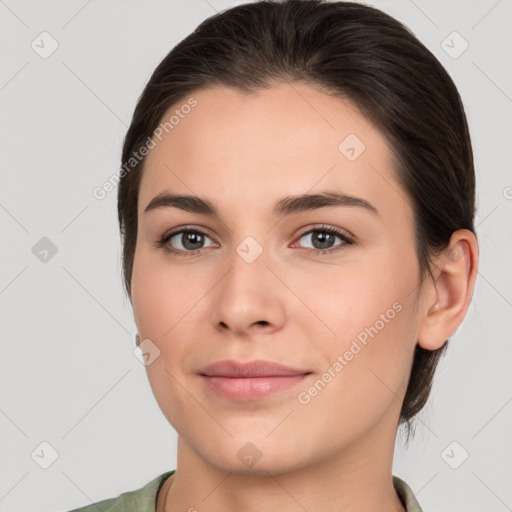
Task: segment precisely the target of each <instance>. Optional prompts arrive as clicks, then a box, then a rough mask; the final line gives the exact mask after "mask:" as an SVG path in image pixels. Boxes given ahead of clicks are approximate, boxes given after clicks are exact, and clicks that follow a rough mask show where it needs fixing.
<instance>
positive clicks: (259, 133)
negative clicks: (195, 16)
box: [132, 83, 423, 472]
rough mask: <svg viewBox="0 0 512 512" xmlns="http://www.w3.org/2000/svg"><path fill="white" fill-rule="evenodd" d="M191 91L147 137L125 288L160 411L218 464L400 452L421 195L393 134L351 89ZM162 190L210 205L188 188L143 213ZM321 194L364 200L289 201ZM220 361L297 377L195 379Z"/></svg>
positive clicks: (275, 467) (281, 463)
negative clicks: (289, 371) (409, 189)
mask: <svg viewBox="0 0 512 512" xmlns="http://www.w3.org/2000/svg"><path fill="white" fill-rule="evenodd" d="M192 96H193V98H195V100H196V101H197V104H196V105H195V106H194V107H193V108H181V107H182V105H175V106H173V108H172V111H173V112H174V111H175V110H176V109H178V111H179V112H178V114H179V115H177V117H175V118H174V122H173V124H172V129H169V126H170V125H167V133H166V132H165V130H164V131H163V137H161V140H159V138H154V142H155V145H154V147H153V149H151V151H150V154H149V155H148V157H147V160H146V163H145V170H144V175H143V178H142V182H141V186H140V194H139V204H138V223H139V224H138V238H137V246H136V251H135V261H134V267H133V278H132V300H133V307H134V315H135V321H136V324H137V327H138V330H139V334H140V337H141V340H150V341H144V342H143V343H145V344H146V346H145V348H144V351H149V352H150V354H151V353H152V355H151V356H150V360H148V361H151V362H150V364H148V365H147V366H146V370H147V374H148V378H149V381H150V384H151V387H152V389H153V392H154V394H155V397H156V400H157V402H158V404H159V406H160V408H161V409H162V411H163V413H164V415H165V416H166V417H167V419H168V421H169V422H170V423H171V424H172V426H173V427H174V428H175V430H176V431H177V433H178V434H179V436H180V437H181V440H180V443H182V442H184V443H185V444H184V445H182V446H186V447H187V448H188V449H190V450H189V453H194V454H195V456H198V458H197V460H202V461H206V462H208V463H209V464H212V465H214V466H216V467H218V468H222V469H223V470H226V471H236V472H248V471H255V472H258V471H272V472H282V471H289V470H292V469H294V468H295V469H297V468H300V467H306V466H307V465H309V464H312V463H315V462H319V461H321V460H326V459H327V458H330V457H334V456H336V454H338V456H339V455H340V454H341V451H342V450H343V453H344V455H349V454H353V455H354V459H353V460H356V459H357V460H359V461H360V462H362V463H365V462H364V457H363V460H362V459H361V453H362V452H367V454H368V459H369V460H374V459H375V451H376V450H377V449H381V447H382V446H383V444H386V446H387V449H389V450H391V451H392V449H393V444H392V441H393V440H394V436H395V435H396V427H397V422H398V416H399V412H400V408H401V402H402V398H403V396H404V393H405V390H406V387H407V383H408V378H409V373H410V368H411V364H412V357H413V351H414V347H415V344H416V341H417V332H418V330H419V328H420V320H421V314H422V313H421V311H422V309H421V308H422V307H423V306H422V305H421V304H422V302H421V301H420V302H419V303H415V301H416V299H418V294H419V287H418V285H419V267H418V261H417V256H416V253H415V249H414V238H413V217H412V210H411V205H410V203H409V201H408V199H407V197H406V194H405V192H404V191H403V189H402V188H401V187H400V186H399V185H398V183H397V181H396V180H395V178H394V173H393V168H392V162H391V154H390V149H389V147H388V145H387V143H386V141H385V139H384V138H383V136H382V135H381V134H380V133H379V131H378V130H377V129H376V128H375V127H374V126H373V125H372V124H371V123H370V122H369V121H368V120H367V119H366V118H365V117H364V116H362V115H361V114H360V113H359V112H358V111H357V110H356V109H355V108H354V107H353V105H352V104H351V103H350V102H348V101H345V100H343V101H342V100H340V99H335V98H333V97H330V96H327V95H325V94H323V93H321V92H320V91H319V90H317V89H314V88H312V87H310V86H308V85H305V84H300V83H295V84H293V87H291V86H290V85H288V84H279V85H275V86H273V87H272V88H270V89H268V90H264V91H260V92H258V94H256V95H246V96H243V95H241V94H239V93H237V92H235V91H233V90H231V89H228V88H225V87H221V86H218V87H215V88H212V89H208V90H200V91H197V92H196V93H195V94H193V95H192ZM183 104H186V100H184V101H183ZM173 112H169V113H167V114H166V115H165V116H164V118H163V122H164V121H167V120H168V118H169V117H170V116H171V115H172V114H173ZM177 119H178V121H176V120H177ZM161 194H172V195H187V196H194V197H197V198H201V199H202V200H204V201H207V202H208V203H209V204H211V205H212V206H213V207H214V208H215V210H216V212H217V215H211V214H208V213H207V211H206V208H195V207H193V205H194V203H193V202H192V201H188V202H182V203H181V206H182V207H180V206H179V204H178V203H176V202H174V203H172V202H171V201H168V202H167V206H162V204H161V205H160V207H158V208H150V209H149V210H148V211H145V210H146V208H147V206H148V205H149V204H150V203H151V201H152V200H153V199H154V198H155V197H156V196H158V195H161ZM317 194H320V195H322V194H323V195H325V194H340V195H341V194H344V195H347V196H353V197H355V198H359V199H357V200H352V201H345V204H343V202H342V201H340V202H339V204H334V203H333V202H332V203H331V204H330V205H327V203H326V202H325V201H322V200H319V199H317V200H306V199H303V200H297V199H293V198H294V197H298V196H303V195H306V196H310V195H317ZM332 197H334V196H332ZM285 198H288V199H287V200H286V201H284V199H285ZM360 200H361V201H360ZM283 201H284V202H283ZM363 201H365V202H366V203H363ZM364 204H367V206H366V207H365V206H364ZM173 205H174V206H173ZM368 205H369V206H368ZM278 207H280V208H279V209H277V208H278ZM274 210H275V211H274ZM184 228H186V229H188V230H190V231H191V233H189V234H188V236H187V233H183V232H181V233H180V232H179V231H180V229H184ZM326 229H327V231H326ZM329 230H336V231H338V232H339V233H341V237H340V235H338V234H337V233H335V232H331V231H329ZM171 232H173V233H175V234H173V236H171V237H170V238H168V240H167V241H166V242H165V244H164V246H163V247H158V244H157V242H158V241H160V240H161V239H162V238H163V237H165V235H168V234H170V233H171ZM176 233H178V234H176ZM343 237H346V238H343ZM347 240H348V241H347ZM166 248H167V249H171V250H174V251H177V252H168V251H166ZM418 304H419V307H418ZM155 346H156V347H157V348H158V350H159V351H160V352H159V355H158V357H156V358H154V357H155V353H156V354H158V351H157V350H156V347H155ZM143 347H144V346H143ZM153 358H154V360H153ZM225 360H232V361H235V362H248V361H253V360H265V361H272V362H277V363H280V364H283V365H286V366H287V367H291V368H294V369H296V370H299V373H301V376H299V377H297V376H295V377H282V376H281V377H276V376H274V377H271V378H269V377H267V378H266V379H264V378H260V379H259V380H258V379H257V378H254V379H249V378H246V379H231V380H230V379H229V378H227V377H224V378H217V379H214V378H211V377H210V378H208V377H205V376H204V375H201V374H202V372H203V371H204V369H205V367H206V366H208V365H211V364H212V363H215V362H219V361H225ZM213 373H214V374H215V372H213ZM217 374H218V373H217ZM215 382H216V383H217V384H218V386H219V387H215V386H214V383H215ZM280 384H281V386H280ZM286 386H288V387H286ZM226 389H228V392H223V391H222V390H226ZM229 390H231V391H229ZM353 450H357V457H356V456H355V453H356V452H355V451H353ZM345 460H347V459H345ZM348 460H350V459H348ZM253 466H254V469H251V468H252V467H253Z"/></svg>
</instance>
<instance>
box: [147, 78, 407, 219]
mask: <svg viewBox="0 0 512 512" xmlns="http://www.w3.org/2000/svg"><path fill="white" fill-rule="evenodd" d="M190 97H192V98H193V99H194V100H195V101H196V105H195V106H194V107H193V108H183V110H180V108H181V107H182V106H183V105H185V104H186V103H187V101H188V100H189V99H190ZM176 111H178V112H176ZM185 112H187V113H185ZM173 114H174V118H173V119H174V123H173V124H172V128H170V129H168V131H167V132H164V133H163V136H161V140H159V139H157V138H153V140H154V142H155V143H156V145H155V146H154V148H153V149H151V151H150V153H149V155H148V156H147V157H146V162H145V166H144V175H143V178H142V182H141V188H140V193H139V211H140V212H142V211H143V209H144V208H145V206H146V205H147V204H148V203H149V201H150V200H151V199H152V198H153V197H154V196H155V195H157V194H159V193H161V192H163V191H168V192H172V193H180V194H194V195H201V196H203V197H209V198H212V200H213V201H214V202H215V203H216V204H219V205H220V209H222V208H223V205H229V207H230V208H231V209H232V212H233V209H236V208H237V205H238V206H239V207H240V208H239V211H241V207H243V210H244V211H248V210H253V209H255V208H259V207H263V206H264V204H263V203H265V202H266V201H268V204H269V208H270V207H271V205H273V203H274V200H277V199H279V198H280V197H282V196H284V195H290V194H303V193H305V192H308V191H310V192H315V191H316V190H317V189H322V190H326V189H332V190H337V191H342V192H344V193H346V194H352V195H358V196H360V197H364V198H365V199H367V200H368V201H370V202H372V203H373V204H376V203H377V204H380V205H381V207H382V208H383V209H384V210H385V209H386V207H394V208H396V206H397V205H396V202H397V199H398V200H400V196H401V200H402V202H404V194H400V193H397V189H398V188H399V186H398V184H396V183H393V185H390V183H391V182H394V180H395V178H394V171H393V164H392V161H391V151H390V148H389V147H388V144H387V141H386V139H385V138H384V137H383V136H382V134H381V133H380V132H379V131H378V130H377V129H376V128H375V127H374V126H373V124H372V123H371V121H369V120H368V119H367V118H366V117H365V116H364V115H362V114H361V113H360V112H359V111H358V109H357V108H356V107H355V105H354V104H352V103H351V102H350V101H349V100H347V99H340V98H335V97H333V96H329V95H327V94H325V93H324V92H321V91H320V90H319V89H318V88H316V87H312V86H310V85H306V84H304V83H293V84H287V83H281V84H275V85H274V86H272V87H270V88H268V89H263V90H260V91H258V92H257V93H253V94H242V93H240V92H238V91H235V90H233V89H231V88H228V87H224V86H215V87H212V88H209V89H202V90H198V91H195V92H194V93H192V94H191V95H190V96H189V97H187V98H185V99H184V100H183V101H182V102H181V103H179V104H176V105H173V107H172V108H171V109H169V111H168V112H166V114H165V115H164V116H163V118H162V122H161V125H162V123H164V122H165V121H166V120H168V119H169V118H170V117H171V116H172V115H173ZM255 198H257V201H255ZM386 202H387V203H388V204H386ZM393 202H394V203H395V204H394V205H393ZM256 203H257V204H256ZM402 207H403V208H407V205H406V204H403V205H402Z"/></svg>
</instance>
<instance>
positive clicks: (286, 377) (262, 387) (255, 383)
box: [199, 360, 311, 400]
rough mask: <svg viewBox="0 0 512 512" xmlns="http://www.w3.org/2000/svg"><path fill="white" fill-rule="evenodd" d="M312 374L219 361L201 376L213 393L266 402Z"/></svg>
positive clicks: (269, 363) (266, 363) (270, 365)
mask: <svg viewBox="0 0 512 512" xmlns="http://www.w3.org/2000/svg"><path fill="white" fill-rule="evenodd" d="M310 373H311V372H309V371H307V370H299V369H296V368H290V367H287V366H284V365H282V364H279V363H274V362H272V361H264V360H255V361H250V362H249V363H238V362H236V361H233V360H225V361H219V362H217V363H214V364H211V365H209V366H207V367H206V368H203V369H202V370H201V371H200V372H199V374H200V375H201V376H202V378H203V379H204V381H205V383H206V385H207V387H208V388H209V389H210V390H212V391H214V392H216V393H217V394H220V395H221V396H223V397H225V398H229V399H232V400H257V399H260V398H264V397H266V396H268V395H270V394H272V393H276V392H278V391H283V390H285V389H289V388H291V387H292V386H295V385H296V384H298V383H299V382H301V381H302V380H304V379H305V378H306V376H307V375H309V374H310Z"/></svg>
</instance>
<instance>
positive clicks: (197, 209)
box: [144, 191, 380, 220]
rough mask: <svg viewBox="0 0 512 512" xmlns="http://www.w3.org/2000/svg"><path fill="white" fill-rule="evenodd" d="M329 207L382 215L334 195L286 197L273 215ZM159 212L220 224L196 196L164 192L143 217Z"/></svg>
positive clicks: (362, 201)
mask: <svg viewBox="0 0 512 512" xmlns="http://www.w3.org/2000/svg"><path fill="white" fill-rule="evenodd" d="M329 206H337V207H339V206H345V207H348V206H356V207H359V208H362V209H365V210H366V211H369V212H371V213H373V214H375V215H380V214H379V211H378V210H377V208H375V206H373V205H372V204H371V203H369V202H368V201H366V200H365V199H361V198H360V197H354V196H349V195H346V194H342V193H340V192H331V191H325V192H320V193H317V194H301V195H293V196H287V197H283V198H282V199H280V200H279V201H278V202H277V203H276V204H275V206H274V209H273V210H272V213H273V214H274V215H281V216H287V215H291V214H294V213H300V212H306V211H311V210H317V209H319V208H325V207H329ZM160 208H178V209H180V210H184V211H186V212H193V213H199V214H203V215H208V216H210V217H216V218H217V219H219V220H220V214H219V211H218V209H217V208H216V207H215V206H214V205H213V204H212V203H211V202H210V201H208V200H207V199H203V198H201V197H197V196H191V195H181V194H169V193H167V192H162V193H161V194H159V195H157V196H156V197H154V198H153V199H152V200H151V201H150V203H149V204H148V205H147V206H146V209H145V210H144V213H148V212H150V211H152V210H155V209H160Z"/></svg>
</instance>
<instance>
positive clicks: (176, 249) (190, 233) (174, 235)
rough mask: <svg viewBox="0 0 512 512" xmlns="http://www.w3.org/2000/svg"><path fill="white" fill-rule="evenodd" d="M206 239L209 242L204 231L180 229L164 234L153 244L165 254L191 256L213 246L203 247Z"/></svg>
mask: <svg viewBox="0 0 512 512" xmlns="http://www.w3.org/2000/svg"><path fill="white" fill-rule="evenodd" d="M206 238H207V239H209V240H211V238H210V237H209V236H208V235H207V234H206V233H205V232H204V231H202V230H200V229H198V228H180V229H176V230H174V231H171V232H170V233H167V234H165V235H164V236H163V237H162V238H161V239H160V240H158V241H157V242H156V243H155V247H157V248H162V249H164V251H166V252H167V253H173V254H180V255H183V256H191V255H194V254H197V253H198V252H199V251H200V250H201V249H204V248H205V247H211V246H213V245H215V244H210V245H208V246H204V243H205V239H206Z"/></svg>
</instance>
